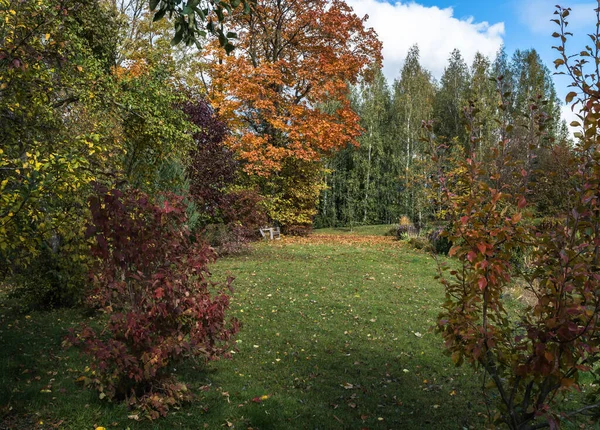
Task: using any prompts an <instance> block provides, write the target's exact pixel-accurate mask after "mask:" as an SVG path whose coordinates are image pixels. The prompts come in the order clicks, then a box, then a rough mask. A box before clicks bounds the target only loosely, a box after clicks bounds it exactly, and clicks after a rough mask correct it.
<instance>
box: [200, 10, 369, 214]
mask: <svg viewBox="0 0 600 430" xmlns="http://www.w3.org/2000/svg"><path fill="white" fill-rule="evenodd" d="M365 21H366V17H365V18H362V19H361V18H359V17H357V16H356V15H355V14H354V13H352V9H351V8H350V7H349V6H348V5H346V4H345V3H344V2H343V1H339V0H337V1H333V2H326V1H323V0H314V1H309V2H306V1H299V0H286V1H271V0H263V1H259V2H257V3H256V4H254V5H253V6H252V7H251V8H250V11H249V13H246V14H243V13H237V14H234V16H232V20H231V25H233V26H234V27H235V29H236V30H237V35H238V49H236V50H235V52H234V54H233V55H230V56H225V54H224V53H223V52H222V51H215V52H213V57H214V63H212V64H211V65H210V67H209V70H208V73H209V74H210V79H211V87H210V91H209V97H210V100H211V103H212V104H213V106H214V107H215V108H216V109H217V110H218V111H219V114H220V115H221V116H222V117H223V118H225V119H226V120H227V121H228V123H229V125H230V127H231V129H232V132H233V133H232V135H231V137H230V138H229V139H228V144H229V146H230V147H231V148H233V149H234V150H235V151H236V152H237V153H238V154H239V157H240V159H241V160H242V162H243V163H244V170H245V172H246V173H247V174H248V175H249V178H250V179H249V180H250V181H251V182H253V183H256V184H258V185H259V186H260V188H261V190H262V192H263V194H265V196H266V197H267V198H268V201H269V202H270V216H271V218H272V219H274V220H275V221H277V222H279V223H280V224H282V225H294V224H305V225H306V224H310V223H311V218H312V216H313V215H314V213H315V204H316V200H317V197H318V194H319V191H320V189H321V185H320V183H321V181H322V164H321V160H322V158H323V157H324V156H325V155H327V154H331V153H332V152H334V151H336V150H338V149H340V148H343V147H345V146H346V145H348V144H353V143H355V142H356V138H357V137H358V136H359V135H360V133H361V129H360V126H359V125H358V117H357V115H356V113H355V112H354V111H353V110H352V109H351V107H350V101H349V99H348V97H347V95H348V89H349V87H348V85H349V84H352V83H355V82H356V81H357V79H358V78H359V76H363V75H364V74H365V72H366V71H367V66H368V65H370V64H373V63H379V62H380V61H381V54H380V50H381V43H380V42H379V41H378V40H377V38H376V35H375V32H374V31H373V30H372V29H368V30H367V29H365V27H364V24H365Z"/></svg>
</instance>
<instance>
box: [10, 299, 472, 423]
mask: <svg viewBox="0 0 600 430" xmlns="http://www.w3.org/2000/svg"><path fill="white" fill-rule="evenodd" d="M3 311H6V309H3ZM81 318H82V317H81V315H80V314H79V313H77V312H75V311H55V312H49V313H35V314H32V315H18V314H14V313H12V312H3V315H2V317H1V320H0V322H1V324H0V408H1V409H0V411H1V413H2V415H1V419H0V428H11V429H13V428H14V429H19V428H23V429H24V428H53V426H54V428H69V429H71V428H72V429H75V428H77V429H83V428H94V427H93V426H96V425H97V426H104V427H107V428H110V427H111V426H112V427H114V428H125V427H129V428H130V429H150V428H152V429H169V428H175V427H177V428H190V429H193V428H194V429H195V428H220V427H221V426H225V427H230V426H231V427H235V428H254V429H287V428H298V429H329V428H331V429H336V428H373V429H375V428H402V429H412V428H423V427H425V428H437V429H443V428H448V429H450V428H462V427H467V428H468V427H469V425H474V426H475V428H480V427H479V425H480V424H481V421H479V420H478V418H477V414H476V411H475V410H473V409H471V407H472V405H471V402H470V401H469V400H466V398H471V399H473V398H475V397H474V395H473V393H472V392H461V391H460V390H457V389H456V388H455V385H453V381H454V377H453V376H451V375H439V374H436V373H435V372H436V368H437V366H435V365H432V364H431V363H430V362H429V361H430V358H428V357H426V356H425V355H421V356H419V355H413V354H410V353H399V354H398V353H397V351H392V350H390V349H389V348H386V347H384V346H383V345H370V344H369V343H368V342H365V343H363V344H356V343H354V344H352V346H351V345H350V344H349V343H345V342H344V341H343V339H340V340H337V339H333V338H327V339H326V340H325V342H324V343H323V344H318V343H314V342H311V340H310V339H297V338H294V337H293V336H290V334H289V333H288V335H287V337H280V338H277V339H276V341H275V340H274V341H273V342H271V343H270V344H265V345H264V348H267V349H268V350H266V351H264V352H263V351H258V352H257V351H256V349H260V348H254V346H250V345H248V347H246V348H240V352H239V353H238V354H235V356H234V359H232V360H222V361H219V362H215V363H211V364H210V365H209V366H208V367H204V366H198V365H196V364H194V363H187V364H186V365H184V366H183V367H182V368H181V369H178V370H177V373H178V375H179V378H180V379H181V380H182V381H184V382H186V383H188V384H189V385H190V388H191V389H192V390H193V391H194V392H196V393H199V396H198V400H197V402H195V403H193V404H191V405H186V406H185V407H183V408H181V409H180V410H176V411H173V413H172V414H170V415H169V416H168V417H167V418H165V419H161V420H159V421H156V422H154V423H149V422H135V421H132V420H129V419H128V418H127V415H128V411H127V410H126V409H125V407H124V406H123V405H112V404H110V403H108V402H105V401H101V400H100V399H99V398H98V397H97V396H96V395H95V394H94V393H93V392H91V391H89V390H86V389H85V388H83V387H82V386H80V385H79V384H77V383H76V382H75V380H76V379H77V378H78V377H79V376H81V375H82V374H83V373H84V369H85V363H84V362H83V361H82V360H81V359H80V358H79V357H78V354H77V351H76V350H74V349H70V350H67V351H65V350H64V349H63V348H62V347H61V342H62V339H63V337H64V335H65V334H66V332H67V330H68V329H69V328H70V327H73V326H75V325H76V324H77V323H76V322H78V321H80V320H81ZM286 347H288V348H290V347H291V349H289V350H288V351H286V353H285V354H275V353H274V351H275V350H276V348H279V349H281V350H282V351H283V350H284V349H285V348H286ZM431 372H434V373H431ZM456 377H460V375H459V374H458V373H457V376H456ZM201 387H205V388H204V389H207V387H208V390H207V391H203V390H202V389H201ZM470 389H471V390H473V389H475V386H473V387H470ZM453 391H454V394H457V395H453V394H452V392H453ZM264 396H268V397H264ZM261 397H262V399H261ZM478 409H481V407H480V406H478ZM40 423H42V424H40Z"/></svg>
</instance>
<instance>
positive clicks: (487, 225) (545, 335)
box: [426, 6, 600, 430]
mask: <svg viewBox="0 0 600 430" xmlns="http://www.w3.org/2000/svg"><path fill="white" fill-rule="evenodd" d="M556 15H558V19H557V20H556V22H558V23H559V24H560V33H558V32H557V33H556V35H555V37H557V38H558V45H559V46H558V48H557V49H558V50H559V52H560V58H559V59H557V60H556V62H555V64H556V66H557V68H558V67H560V66H563V68H564V69H565V73H566V74H568V75H569V76H570V77H571V78H572V80H573V83H572V84H571V87H572V88H573V89H574V91H572V92H571V93H569V94H568V95H567V97H566V101H567V103H571V102H572V103H573V106H572V108H573V109H575V108H577V112H579V114H578V115H577V116H578V117H579V118H580V119H581V123H580V124H579V125H580V126H581V127H582V131H581V132H579V133H578V134H576V136H577V137H578V143H577V145H576V146H575V147H574V148H573V150H572V152H571V153H570V155H569V162H568V163H567V164H568V169H569V170H568V171H567V172H566V176H569V177H570V183H571V184H572V185H573V186H572V187H569V188H568V189H565V190H563V198H564V199H565V200H566V202H565V206H566V207H569V209H570V210H569V211H566V212H565V213H564V214H561V218H563V221H562V222H559V223H554V222H542V223H539V225H538V226H536V225H535V222H534V216H535V213H534V212H533V211H532V210H531V209H530V208H531V207H532V206H533V203H535V200H532V199H531V197H532V196H533V192H532V190H531V186H532V182H533V181H532V175H533V173H534V170H533V164H532V163H530V160H529V159H528V157H527V158H523V159H520V160H519V159H517V158H514V157H513V155H512V154H511V153H510V151H505V149H506V148H510V147H511V146H515V140H513V137H514V136H515V134H514V133H515V128H513V126H512V124H511V123H509V120H508V119H507V116H503V120H502V122H501V123H500V130H499V131H500V134H501V135H502V136H503V139H502V140H501V141H500V142H498V143H497V146H496V147H493V148H492V149H493V151H494V154H495V160H494V162H493V163H486V162H484V161H482V160H481V159H479V158H478V156H477V152H476V149H477V146H478V145H480V144H481V143H485V144H489V142H480V136H481V133H480V131H481V127H482V126H483V124H484V122H483V121H481V120H480V119H479V118H477V112H478V109H477V107H476V106H475V105H474V104H473V103H471V104H470V106H469V107H468V108H467V109H466V110H465V111H466V112H467V120H468V123H469V131H470V134H471V135H470V138H469V139H468V142H469V147H468V148H467V157H468V158H466V159H464V160H463V161H462V162H461V163H460V166H459V168H458V169H455V170H454V172H448V171H446V172H444V171H442V169H439V172H440V176H441V177H440V178H437V180H436V182H435V183H434V184H433V185H434V186H436V187H437V188H436V191H438V192H439V193H440V195H441V196H442V201H443V202H444V204H445V206H446V207H447V208H448V212H447V214H448V217H449V219H450V220H451V224H450V228H449V229H448V230H449V231H450V232H451V233H450V236H449V239H450V240H452V241H453V242H454V246H453V247H452V249H451V250H450V253H449V254H450V255H453V256H456V259H457V260H458V264H459V265H460V267H459V268H457V269H456V270H450V272H449V276H441V280H442V283H443V285H444V287H445V291H446V300H445V301H444V304H443V310H442V312H441V314H440V315H439V318H438V331H439V332H440V333H441V334H442V336H443V338H444V341H445V345H446V348H447V350H448V353H449V355H451V357H452V360H453V361H454V363H455V364H456V365H460V364H461V363H462V362H463V361H466V362H468V363H470V364H471V365H473V366H475V367H477V368H480V369H482V370H483V374H484V375H485V376H484V377H485V378H486V379H488V380H489V384H488V387H490V388H491V387H493V388H494V389H495V390H496V393H495V396H494V397H493V399H494V400H495V401H494V404H493V405H492V399H491V398H490V397H488V396H486V395H484V397H483V398H484V400H485V401H486V403H487V405H488V408H489V409H488V410H490V412H491V411H492V406H495V407H497V410H498V411H497V413H493V414H491V416H490V421H492V420H493V423H492V422H490V424H491V425H494V426H495V425H497V424H503V425H505V426H506V427H508V428H510V429H512V430H523V429H528V430H532V429H539V428H545V427H548V428H550V429H558V428H560V425H561V421H562V420H565V419H569V417H571V416H574V415H577V414H580V413H590V412H591V411H592V410H596V411H598V410H600V393H599V392H596V393H593V395H592V396H591V398H590V399H588V400H590V404H588V405H585V406H582V405H578V406H576V407H572V406H571V405H572V404H573V403H571V402H568V403H567V402H564V401H562V400H563V399H565V397H566V395H567V394H568V393H569V392H572V391H573V390H580V389H581V388H582V385H581V383H580V376H581V375H582V373H583V372H592V373H594V372H595V371H597V364H598V362H600V274H599V270H598V267H599V265H600V248H599V244H600V228H599V226H600V138H599V136H600V134H599V132H600V129H599V123H598V119H599V118H600V115H599V113H598V112H600V98H599V96H598V92H597V91H596V90H595V89H594V88H596V87H597V86H598V79H599V77H598V76H597V75H593V74H592V75H586V71H585V70H583V69H584V68H587V66H585V64H586V63H588V62H591V63H592V64H593V63H594V62H595V63H596V64H598V63H600V57H599V54H598V51H597V50H594V49H593V48H590V47H586V49H585V50H584V51H583V52H581V54H579V55H577V54H576V55H568V54H567V52H566V50H565V42H566V40H567V35H568V34H569V33H567V32H566V30H565V29H566V25H567V23H566V22H565V19H566V17H567V16H569V9H563V8H561V7H559V6H557V11H556ZM596 16H597V20H598V22H600V11H597V15H596ZM591 38H592V40H599V39H600V27H596V32H595V34H593V35H591ZM589 57H592V60H591V61H590V60H589ZM574 58H575V59H574ZM497 84H498V95H499V99H500V101H501V102H500V105H499V107H500V109H501V110H503V111H506V110H508V108H509V106H510V101H508V100H507V99H506V96H507V94H509V93H507V92H506V91H505V89H506V88H505V86H504V85H505V84H504V82H503V79H502V77H499V78H498V80H497ZM576 91H578V92H579V94H578V93H577V92H576ZM538 101H539V99H538V100H537V101H536V100H532V101H531V104H530V105H529V109H530V111H529V112H528V115H529V119H530V121H529V123H530V130H528V132H529V133H530V136H533V137H535V138H536V139H539V141H542V139H543V138H545V137H546V135H545V133H546V129H545V127H544V120H545V119H546V118H547V117H548V115H549V112H545V111H544V109H546V108H547V106H545V104H543V103H538ZM575 123H576V124H578V123H577V122H576V121H575ZM426 127H427V129H428V132H429V134H430V139H431V141H430V145H431V148H432V152H433V153H434V157H433V158H434V160H435V162H437V163H441V161H442V159H443V157H444V153H443V149H444V147H443V145H438V143H437V142H435V140H434V139H435V138H434V137H432V136H433V133H432V132H431V131H432V127H431V125H430V124H426ZM533 142H535V141H533ZM533 146H534V145H530V148H531V147H533ZM440 165H441V164H440ZM524 246H527V248H528V252H529V253H530V255H529V256H528V258H529V261H528V262H527V265H528V266H529V267H528V268H527V270H526V271H525V272H524V273H520V274H519V275H521V277H522V280H523V281H524V282H523V284H524V285H525V286H524V289H525V290H526V292H527V293H528V294H529V295H530V297H531V298H532V299H531V303H530V304H529V305H528V306H527V307H524V308H523V309H520V311H519V312H518V314H517V315H515V314H513V313H509V312H508V311H507V309H506V307H505V305H506V301H505V298H504V297H505V293H506V290H507V289H508V288H511V286H512V285H513V280H514V259H515V255H517V256H519V254H521V255H522V256H523V257H525V256H526V255H525V253H523V252H522V251H523V247H524ZM441 275H444V274H443V272H442V273H441ZM596 377H597V376H596ZM569 409H570V410H569Z"/></svg>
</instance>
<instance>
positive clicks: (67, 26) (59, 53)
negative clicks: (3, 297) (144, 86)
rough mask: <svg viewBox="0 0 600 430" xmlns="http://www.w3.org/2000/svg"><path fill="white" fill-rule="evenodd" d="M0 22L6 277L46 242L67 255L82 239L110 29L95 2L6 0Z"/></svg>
mask: <svg viewBox="0 0 600 430" xmlns="http://www.w3.org/2000/svg"><path fill="white" fill-rule="evenodd" d="M13 8H14V9H13ZM0 18H1V19H0V140H1V141H2V148H1V149H0V261H1V263H0V264H1V265H2V271H4V272H7V271H8V272H15V270H17V271H18V270H19V269H20V268H22V267H24V266H26V265H27V264H28V263H31V262H32V259H33V258H35V256H36V255H37V254H39V252H40V250H42V249H48V248H50V249H53V252H54V251H56V250H55V247H53V246H52V244H51V243H50V242H51V241H54V242H56V241H58V242H59V243H61V244H64V246H65V247H71V251H72V252H76V248H77V247H78V245H77V243H78V242H80V241H81V239H82V230H81V229H80V228H78V227H80V226H82V225H83V219H84V218H85V216H86V209H85V195H86V193H87V192H88V191H87V190H88V189H89V183H90V182H91V181H92V180H94V179H95V178H96V173H95V172H97V171H104V170H105V169H106V166H107V165H109V164H110V155H111V150H110V149H109V146H108V143H107V141H106V140H105V139H103V138H102V136H103V135H104V134H105V132H106V129H107V128H106V124H105V123H103V122H102V121H101V118H102V104H103V102H104V100H103V95H104V93H105V91H106V89H107V88H109V87H110V79H109V77H108V76H107V70H108V68H109V66H110V61H109V58H108V56H109V53H110V52H112V51H113V50H114V48H115V38H116V36H115V32H116V26H115V25H114V22H113V20H114V15H113V14H112V13H111V11H110V10H109V9H107V8H106V7H105V6H104V5H103V4H102V5H101V4H99V3H98V2H95V1H89V2H83V3H82V2H76V1H68V0H66V1H61V2H58V3H57V2H54V1H44V0H42V1H38V2H10V3H7V4H5V5H3V8H2V10H1V11H0ZM92 21H95V23H92ZM100 23H101V24H100ZM98 25H101V26H102V31H99V29H98ZM64 251H65V252H66V251H67V249H65V250H64ZM53 258H54V257H53ZM57 258H58V257H57ZM67 258H72V259H76V258H77V257H76V256H74V255H73V256H71V257H67ZM60 264H63V263H60Z"/></svg>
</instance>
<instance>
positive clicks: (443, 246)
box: [428, 227, 452, 255]
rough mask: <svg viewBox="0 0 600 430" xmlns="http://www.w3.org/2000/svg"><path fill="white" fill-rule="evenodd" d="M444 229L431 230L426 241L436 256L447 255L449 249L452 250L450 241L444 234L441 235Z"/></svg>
mask: <svg viewBox="0 0 600 430" xmlns="http://www.w3.org/2000/svg"><path fill="white" fill-rule="evenodd" d="M443 232H444V228H441V227H438V228H435V229H433V230H432V231H431V232H430V233H429V235H428V239H429V242H430V243H431V247H432V249H433V251H434V252H435V253H436V254H440V255H448V252H450V248H452V241H450V240H449V239H448V236H447V235H446V234H443Z"/></svg>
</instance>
